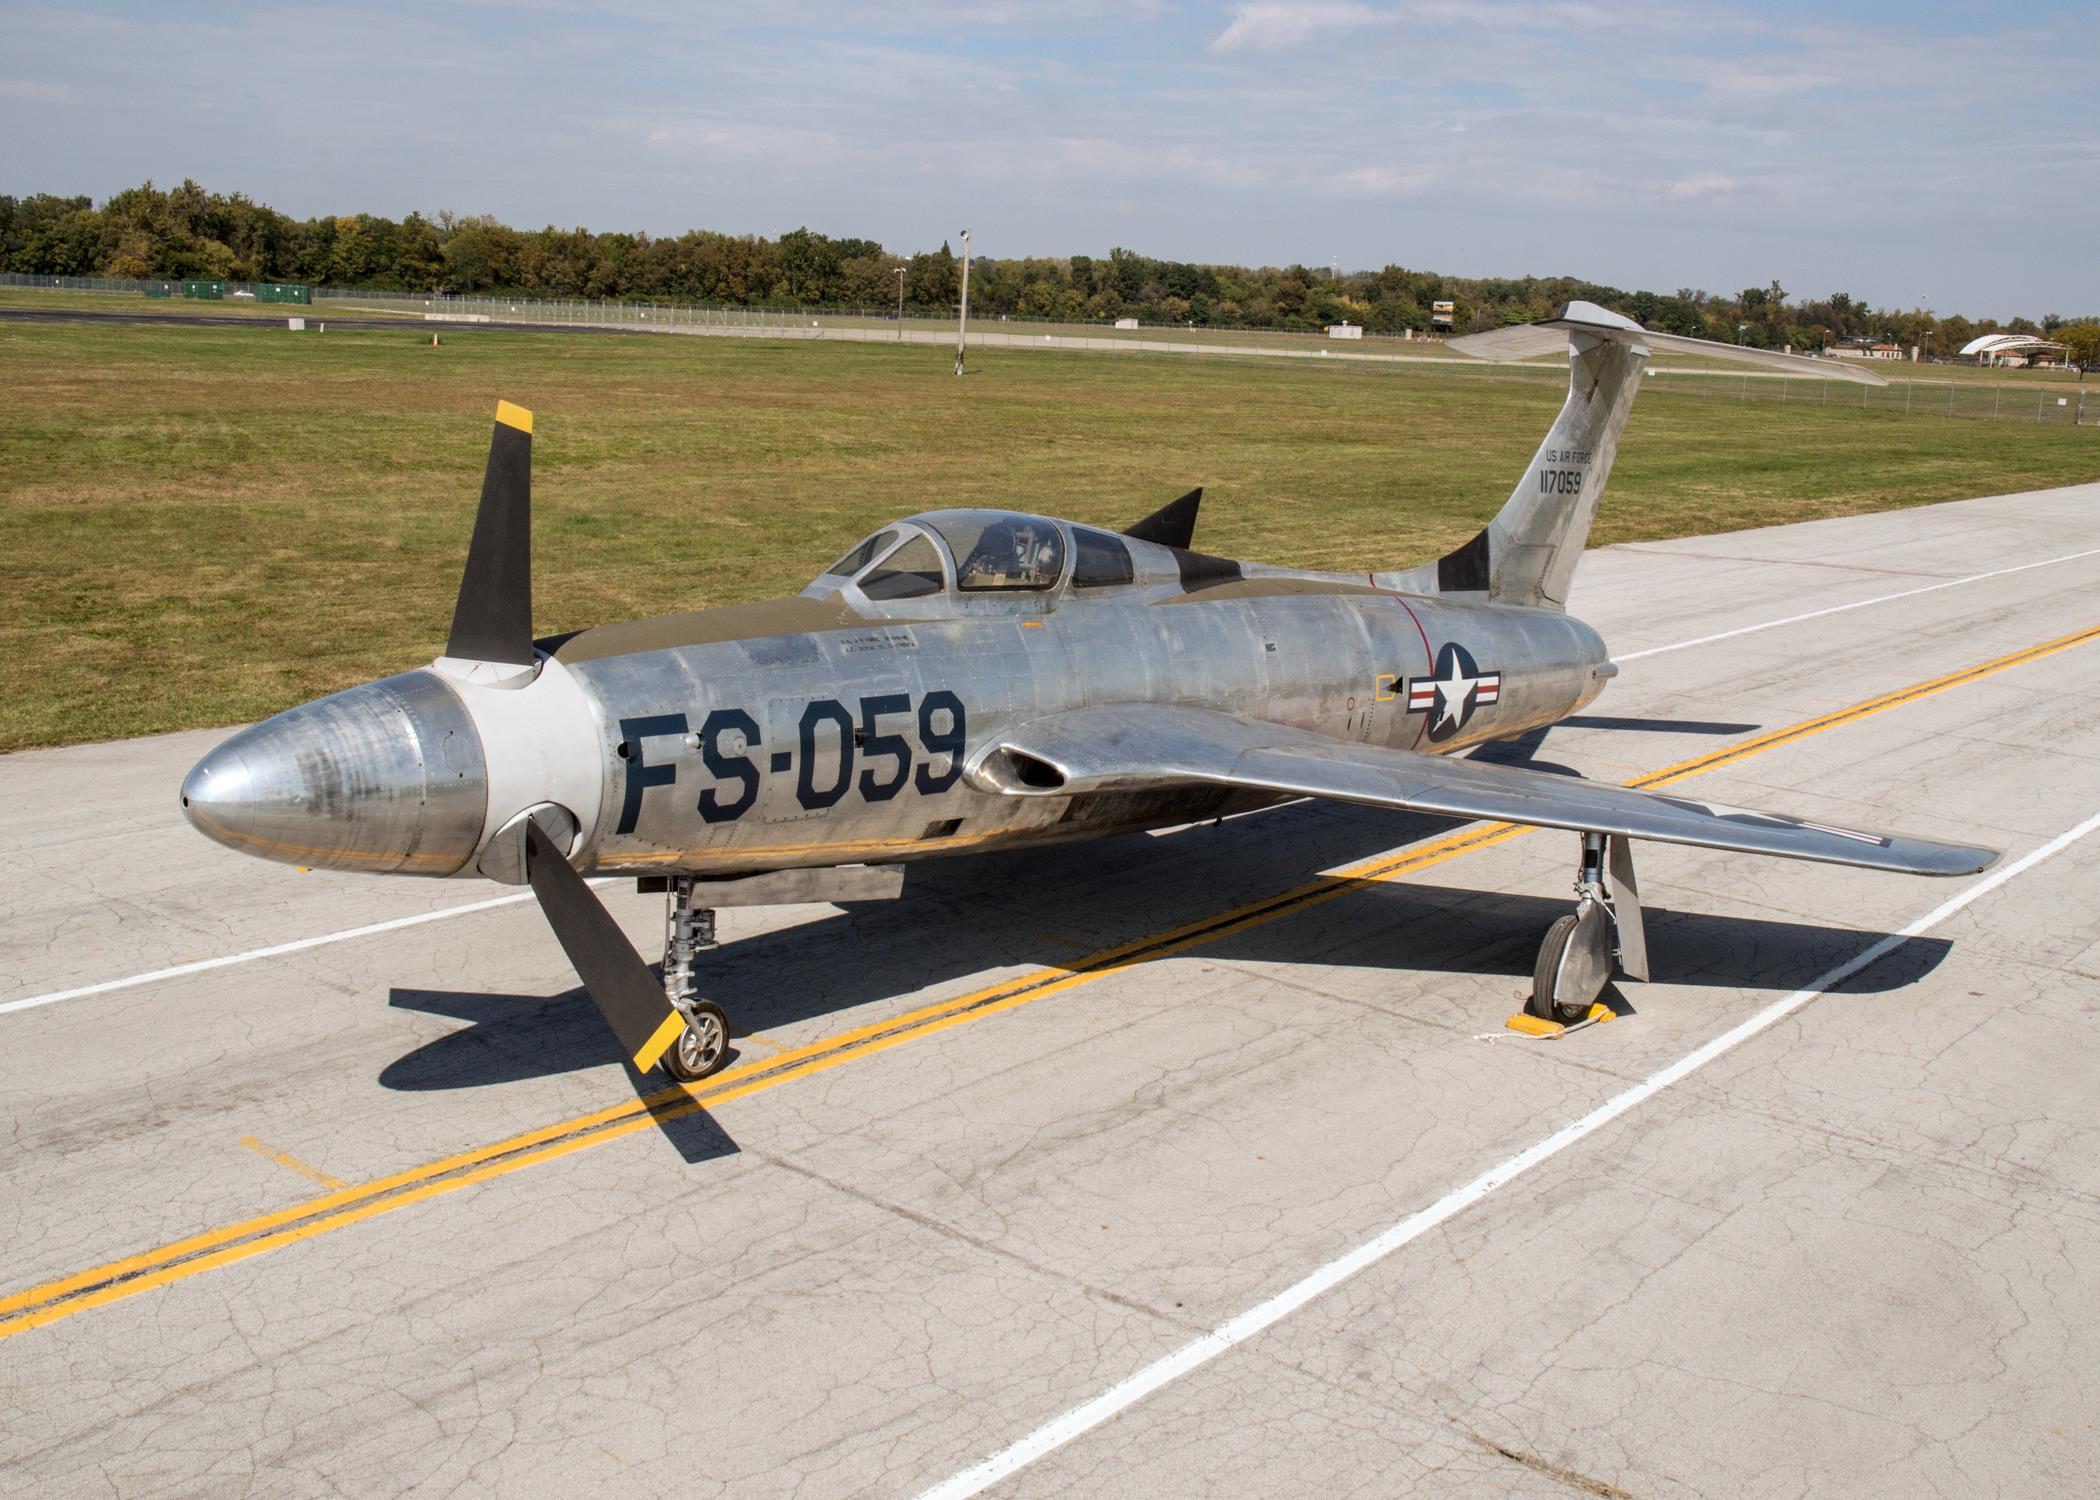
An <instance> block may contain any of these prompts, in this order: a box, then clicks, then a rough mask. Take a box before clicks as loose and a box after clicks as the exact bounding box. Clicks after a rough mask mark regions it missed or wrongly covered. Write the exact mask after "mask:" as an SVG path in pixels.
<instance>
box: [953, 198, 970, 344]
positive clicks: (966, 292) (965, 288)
mask: <svg viewBox="0 0 2100 1500" xmlns="http://www.w3.org/2000/svg"><path fill="white" fill-rule="evenodd" d="M962 237H963V284H962V310H961V311H960V312H959V313H958V314H957V316H956V319H955V373H956V374H958V375H960V374H962V372H963V339H964V337H965V336H966V334H967V332H968V330H969V326H970V231H969V230H967V229H965V230H964V231H963V232H962Z"/></svg>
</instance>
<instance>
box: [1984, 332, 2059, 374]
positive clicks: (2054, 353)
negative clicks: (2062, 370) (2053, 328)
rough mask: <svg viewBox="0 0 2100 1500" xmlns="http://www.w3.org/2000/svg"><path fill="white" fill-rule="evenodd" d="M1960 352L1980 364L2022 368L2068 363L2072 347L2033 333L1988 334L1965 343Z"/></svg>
mask: <svg viewBox="0 0 2100 1500" xmlns="http://www.w3.org/2000/svg"><path fill="white" fill-rule="evenodd" d="M1961 352H1962V355H1963V357H1964V358H1974V359H1975V361H1976V363H1978V364H1979V365H1993V366H2009V367H2011V368H2013V369H2018V368H2019V367H2020V366H2022V365H2060V364H2063V363H2065V362H2066V361H2068V360H2069V358H2070V355H2071V348H2070V345H2068V344H2059V343H2056V342H2054V341H2053V340H2050V339H2045V338H2040V337H2037V336H2036V335H2034V334H2031V333H1987V334H1985V335H1984V336H1983V337H1982V338H1975V339H1970V340H1969V341H1968V342H1967V343H1966V344H1963V345H1962V346H1961Z"/></svg>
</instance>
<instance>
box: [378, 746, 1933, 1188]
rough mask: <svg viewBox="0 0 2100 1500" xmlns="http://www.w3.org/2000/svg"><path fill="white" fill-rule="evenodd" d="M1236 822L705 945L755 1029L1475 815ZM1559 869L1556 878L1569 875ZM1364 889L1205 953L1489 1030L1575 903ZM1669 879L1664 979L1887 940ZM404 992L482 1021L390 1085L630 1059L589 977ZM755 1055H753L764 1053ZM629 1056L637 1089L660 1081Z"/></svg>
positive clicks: (938, 874) (1288, 813)
mask: <svg viewBox="0 0 2100 1500" xmlns="http://www.w3.org/2000/svg"><path fill="white" fill-rule="evenodd" d="M1672 727H1675V728H1681V727H1682V726H1672ZM1717 732H1718V731H1717ZM1228 823H1229V826H1226V827H1213V826H1212V825H1208V824H1206V825H1198V826H1195V827H1191V828H1187V829H1183V830H1178V831H1176V832H1174V833H1172V834H1168V835H1165V836H1157V837H1155V836H1147V835H1143V834H1139V835H1132V836H1130V837H1127V838H1118V839H1108V840H1102V841H1097V842H1093V843H1083V844H1073V845H1068V846H1064V847H1062V848H1056V849H1050V850H1035V851H1030V852H1026V853H1013V854H1006V853H991V854H984V855H979V856H976V857H974V858H968V859H956V860H948V861H941V862H937V863H931V864H925V865H920V866H916V867H914V869H913V870H912V872H911V876H910V879H909V880H908V882H907V890H906V894H905V897H904V899H902V900H901V901H897V902H887V903H881V904H875V905H867V906H857V907H850V908H844V909H840V910H837V911H835V912H834V913H833V914H831V915H828V916H823V917H819V918H817V919H816V920H814V921H810V922H805V923H802V924H800V925H797V926H792V927H786V928H781V929H778V930H775V931H771V932H765V933H759V934H754V935H752V936H748V937H741V938H735V939H734V940H733V941H731V942H728V943H726V944H725V945H724V946H723V947H722V948H720V949H719V950H717V951H716V952H714V953H713V954H711V955H709V956H708V959H707V962H706V968H705V979H704V981H703V987H702V988H703V993H704V994H706V995H707V997H708V998H710V999H712V1000H715V1001H717V1002H718V1003H720V1004H722V1005H723V1006H724V1007H725V1008H726V1009H727V1010H728V1012H729V1015H730V1017H731V1020H732V1023H733V1025H734V1027H735V1030H736V1031H737V1033H738V1034H739V1035H740V1036H741V1035H744V1034H746V1033H749V1032H758V1033H763V1032H765V1031H767V1030H769V1029H771V1028H774V1027H780V1026H787V1025H793V1024H795V1023H797V1022H801V1021H805V1020H809V1019H813V1018H815V1017H819V1016H824V1015H829V1014H833V1013H836V1012H840V1011H845V1010H850V1009H852V1008H854V1007H857V1006H862V1005H870V1004H876V1003H879V1002H882V1001H884V1000H891V999H896V998H899V997H902V996H907V995H911V994H915V993H917V992H919V991H922V990H925V989H927V988H929V987H933V986H938V985H942V984H947V983H950V982H953V981H957V980H963V979H967V978H969V977H970V976H972V975H977V974H983V973H986V972H987V971H994V972H1002V971H1003V972H1011V971H1012V969H1013V966H1015V965H1017V964H1034V965H1038V966H1041V967H1045V968H1058V967H1063V966H1073V967H1078V966H1080V959H1081V957H1082V955H1083V954H1084V953H1086V952H1092V951H1098V950H1099V949H1102V948H1107V947H1111V946H1114V945H1115V944H1117V943H1121V942H1127V941H1130V940H1132V939H1134V938H1138V937H1142V936H1144V935H1146V934H1148V933H1152V932H1157V931H1160V930H1162V929H1163V928H1167V927H1172V926H1174V925H1176V924H1178V923H1183V922H1188V921H1191V920H1195V919H1198V918H1200V917H1203V916H1206V915H1214V914H1216V913H1217V912H1219V911H1220V910H1222V909H1225V908H1228V907H1231V906H1234V905H1238V904H1240V903H1241V902H1246V901H1253V900H1257V899H1260V898H1262V897H1265V896H1273V895H1275V894H1276V893H1279V892H1281V891H1284V890H1288V889H1291V888H1293V887H1295V886H1299V885H1302V884H1304V883H1306V882H1307V880H1308V879H1309V878H1311V877H1312V876H1313V872H1315V871H1318V870H1321V869H1328V868H1333V867H1334V866H1337V865H1344V864H1347V863H1349V862H1351V861H1352V860H1360V859H1364V858H1368V857H1370V856H1372V855H1375V854H1378V853H1381V852H1384V851H1387V850H1391V849H1395V848H1398V847H1401V846H1405V845H1409V844H1414V843H1419V842H1421V841H1424V840H1427V839H1430V838H1434V837H1436V836H1438V835H1440V834H1442V833H1444V832H1447V831H1449V830H1450V829H1451V828H1453V827H1454V826H1457V825H1455V824H1453V823H1451V822H1450V821H1448V820H1445V819H1437V818H1428V817H1421V816H1415V815H1409V814H1403V813H1396V812H1389V811H1385V810H1381V809H1367V808H1358V807H1337V806H1335V805H1332V804H1325V803H1318V802H1305V803H1296V804H1290V805H1286V806H1282V807H1277V808H1273V809H1269V810H1266V811H1263V812H1260V813H1255V814H1251V815H1248V816H1245V817H1241V818H1235V819H1230V820H1228ZM1544 837H1547V838H1558V837H1560V836H1559V835H1554V834H1546V835H1544ZM1571 852H1572V851H1571ZM1744 857H1745V858H1750V856H1744ZM1571 863H1572V860H1571ZM1570 873H1571V874H1572V870H1571V871H1570ZM1547 884H1548V888H1549V889H1551V888H1553V887H1556V886H1558V885H1559V884H1560V882H1558V881H1553V882H1550V883H1547ZM1358 885H1359V889H1357V890H1356V891H1353V892H1351V893H1350V894H1349V895H1348V896H1347V897H1346V898H1345V902H1344V904H1343V905H1340V906H1335V905H1330V906H1326V907H1323V908H1320V909H1319V911H1324V912H1326V913H1328V914H1330V917H1329V919H1328V920H1322V918H1321V916H1320V915H1319V911H1315V912H1309V913H1307V914H1306V915H1304V916H1302V917H1298V918H1296V919H1285V920H1282V921H1275V922H1268V923H1264V924H1262V925H1259V926H1254V927H1250V928H1246V929H1243V930H1241V931H1239V932H1236V933H1231V934H1228V935H1225V936H1222V937H1220V938H1218V939H1216V940H1215V941H1213V942H1212V943H1210V944H1209V945H1207V946H1206V947H1205V949H1204V950H1203V951H1204V952H1205V953H1206V954H1207V955H1209V956H1211V957H1213V958H1217V959H1224V960H1237V961H1242V962H1256V963H1265V962H1270V963H1273V962H1290V961H1305V962H1310V963H1316V964H1326V965H1334V966H1347V967H1354V968H1382V969H1388V970H1391V971H1392V972H1393V975H1394V980H1395V991H1394V994H1395V998H1394V1005H1395V1007H1396V1009H1401V1008H1404V1007H1405V1005H1406V1004H1407V993H1408V992H1407V990H1406V989H1405V980H1406V976H1408V975H1410V974H1424V973H1429V974H1435V973H1443V974H1464V975H1476V976H1481V977H1483V978H1491V979H1493V980H1495V981H1496V982H1495V983H1493V984H1491V985H1486V986H1484V987H1483V990H1482V994H1481V997H1480V1009H1481V1020H1482V1024H1483V1025H1486V1024H1490V1023H1492V1022H1499V1021H1500V1020H1501V1018H1502V1016H1503V1015H1504V1014H1505V1013H1506V1010H1507V1008H1508V1005H1509V1003H1510V997H1511V994H1512V992H1513V991H1514V990H1515V989H1517V988H1521V987H1523V986H1525V985H1528V983H1529V979H1530V974H1531V966H1532V960H1533V957H1534V954H1535V952H1536V948H1537V944H1538V942H1539V939H1540V937H1541V936H1542V934H1543V933H1544V932H1545V930H1546V928H1547V926H1548V925H1549V924H1550V923H1551V922H1552V921H1553V919H1554V918H1555V917H1558V916H1560V915H1561V914H1562V913H1563V912H1565V911H1566V910H1567V909H1568V905H1569V898H1568V897H1567V896H1566V895H1564V894H1561V893H1560V892H1559V891H1558V890H1557V889H1556V890H1554V893H1553V894H1552V895H1550V896H1548V895H1530V894H1512V893H1509V892H1501V891H1469V890H1463V889H1454V888H1452V887H1450V886H1445V885H1416V884H1410V883H1408V882H1406V881H1404V880H1401V881H1392V882H1380V881H1364V882H1359V883H1358ZM1665 894H1666V891H1665V890H1663V889H1656V890H1653V891H1651V892H1650V895H1649V900H1650V903H1651V904H1650V905H1649V906H1648V908H1647V922H1648V944H1649V950H1650V954H1651V957H1652V960H1653V970H1654V972H1655V974H1656V975H1657V976H1658V978H1659V979H1660V980H1661V981H1663V982H1665V983H1669V984H1672V985H1677V986H1710V987H1716V988H1725V989H1735V988H1739V987H1742V986H1746V985H1747V986H1754V987H1758V988H1761V989H1765V990H1770V991H1776V992H1779V993H1784V992H1786V991H1789V990H1792V989H1796V988H1799V987H1800V986H1802V985H1805V984H1807V983H1808V982H1809V981H1810V980H1812V979H1813V978H1814V977H1815V976H1816V975H1818V974H1821V973H1823V972H1825V971H1826V970H1828V969H1829V968H1830V967H1831V966H1832V965H1834V964H1837V963H1840V962H1842V961H1843V960H1844V959H1846V958H1848V957H1850V956H1851V955H1853V954H1854V953H1857V952H1858V951H1859V950H1860V949H1862V948H1864V947H1866V946H1867V945H1868V944H1869V943H1871V942H1872V941H1873V940H1874V939H1876V938H1878V937H1879V936H1880V934H1879V933H1876V932H1871V931H1863V930H1861V929H1858V928H1849V927H1841V926H1825V925H1820V924H1815V923H1802V922H1788V921H1779V920H1774V919H1768V918H1746V917H1735V916H1719V915H1713V914H1709V913H1704V912H1697V911H1688V910H1682V909H1677V908H1674V907H1667V906H1663V905H1660V904H1656V903H1657V902H1658V900H1659V898H1661V897H1662V896H1664V895H1665ZM1693 899H1696V897H1694V898H1693ZM1338 911H1345V912H1346V916H1345V917H1344V918H1343V919H1341V920H1335V919H1333V918H1332V914H1333V913H1336V912H1338ZM1046 926H1047V927H1052V928H1064V929H1066V930H1079V931H1083V932H1085V933H1087V934H1088V938H1087V939H1086V940H1085V941H1084V942H1081V941H1078V940H1073V939H1059V938H1057V937H1055V936H1054V935H1052V934H1047V933H1045V931H1044V928H1045V927H1046ZM1948 947H1949V945H1948V944H1947V943H1946V942H1944V941H1941V940H1936V939H1917V940H1914V941H1913V942H1912V943H1910V944H1908V945H1906V947H1905V949H1904V950H1903V951H1902V952H1901V953H1899V954H1897V955H1894V956H1892V957H1891V958H1890V959H1889V960H1887V961H1885V962H1883V963H1881V964H1877V965H1875V966H1874V967H1873V968H1871V969H1869V970H1867V971H1866V972H1865V973H1863V974H1861V975H1860V976H1858V977H1857V978H1856V979H1855V980H1853V981H1852V982H1851V984H1850V985H1849V986H1848V988H1849V990H1850V992H1852V993H1876V992H1882V991H1887V990H1892V989H1897V988H1901V987H1902V986H1904V985H1907V984H1910V983H1912V982H1913V981H1915V980H1916V979H1917V978H1918V977H1920V975H1922V974H1923V973H1926V972H1929V971H1930V970H1931V969H1932V968H1933V967H1935V966H1937V964H1938V963H1939V962H1940V961H1941V959H1942V958H1943V957H1944V956H1945V954H1946V952H1947V951H1948ZM1634 993H1635V994H1636V995H1637V994H1638V993H1639V992H1638V990H1636V991H1635V992H1634ZM1612 994H1613V992H1611V991H1607V996H1608V997H1611V996H1612ZM392 1003H393V1004H394V1005H396V1006H398V1007H400V1008H402V1009H405V1010H418V1011H423V1012H425V1013H426V1014H432V1015H442V1016H449V1017H452V1018H454V1019H456V1020H460V1021H464V1022H466V1023H468V1024H467V1025H466V1026H465V1027H463V1028H462V1029H461V1030H458V1031H455V1032H452V1033H450V1034H448V1035H445V1036H442V1037H439V1038H437V1039H436V1040H434V1041H429V1042H426V1043H424V1044H423V1045H421V1046H419V1047H417V1048H415V1049H414V1050H413V1051H411V1052H409V1053H407V1054H405V1055H404V1056H402V1057H400V1058H398V1059H396V1060H395V1061H394V1062H392V1063H390V1064H388V1065H387V1067H386V1068H385V1069H384V1070H383V1071H382V1072H381V1074H380V1077H379V1082H380V1083H381V1085H382V1086H384V1087H386V1088H390V1089H398V1090H437V1089H461V1088H479V1087H488V1086H493V1085H500V1084H509V1083H519V1082H524V1081H526V1080H529V1079H533V1078H541V1077H548V1076H552V1075H557V1074H561V1073H568V1072H574V1071H578V1070H581V1069H585V1068H596V1067H602V1066H604V1065H605V1064H608V1063H624V1061H625V1060H624V1059H623V1058H622V1056H621V1054H620V1050H619V1047H618V1045H617V1043H616V1042H615V1041H614V1040H613V1038H612V1035H611V1034H610V1033H609V1032H608V1031H607V1030H606V1028H605V1024H604V1022H603V1021H602V1020H601V1019H600V1017H599V1015H598V1012H597V1010H596V1009H595V1008H594V1007H593V1006H592V1004H591V1002H590V1000H589V998H588V997H587V996H586V995H585V994H584V992H583V991H582V990H581V989H580V988H579V989H572V990H569V991H566V992H564V993H562V994H559V995H553V996H544V995H504V994H485V993H459V992H453V991H444V990H416V989H396V990H394V991H393V992H392ZM1290 1005H1291V1002H1290V1001H1289V1000H1288V999H1285V998H1281V997H1279V999H1278V1021H1279V1023H1282V1022H1284V1021H1286V1020H1288V1018H1289V1016H1290V1013H1291V1012H1290ZM740 1050H742V1051H743V1055H744V1057H745V1058H747V1059H748V1058H749V1057H750V1056H751V1055H752V1052H753V1051H755V1049H750V1048H746V1049H740ZM628 1071H629V1076H630V1079H631V1081H632V1082H633V1084H634V1086H635V1087H636V1089H637V1090H638V1091H642V1092H646V1091H647V1090H649V1089H650V1088H651V1087H652V1084H651V1083H650V1081H649V1080H645V1079H643V1078H641V1077H639V1076H638V1075H635V1074H633V1072H632V1069H631V1068H629V1070H628ZM660 1123H662V1124H663V1125H664V1127H665V1133H666V1135H667V1136H670V1137H671V1139H672V1141H673V1144H674V1145H675V1146H677V1148H678V1149H679V1151H680V1154H681V1155H684V1156H685V1157H686V1158H687V1160H689V1161H691V1160H704V1159H706V1158H707V1157H709V1156H717V1155H722V1154H725V1153H727V1152H731V1151H734V1150H735V1149H736V1145H735V1143H734V1142H733V1141H732V1140H730V1139H729V1137H728V1136H727V1135H726V1134H724V1133H723V1132H722V1131H721V1129H720V1127H719V1126H717V1125H715V1124H714V1123H713V1122H712V1121H711V1120H709V1119H708V1117H707V1116H706V1115H705V1113H704V1112H701V1113H694V1114H689V1115H685V1116H682V1117H679V1118H677V1119H674V1120H669V1121H662V1122H660Z"/></svg>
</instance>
